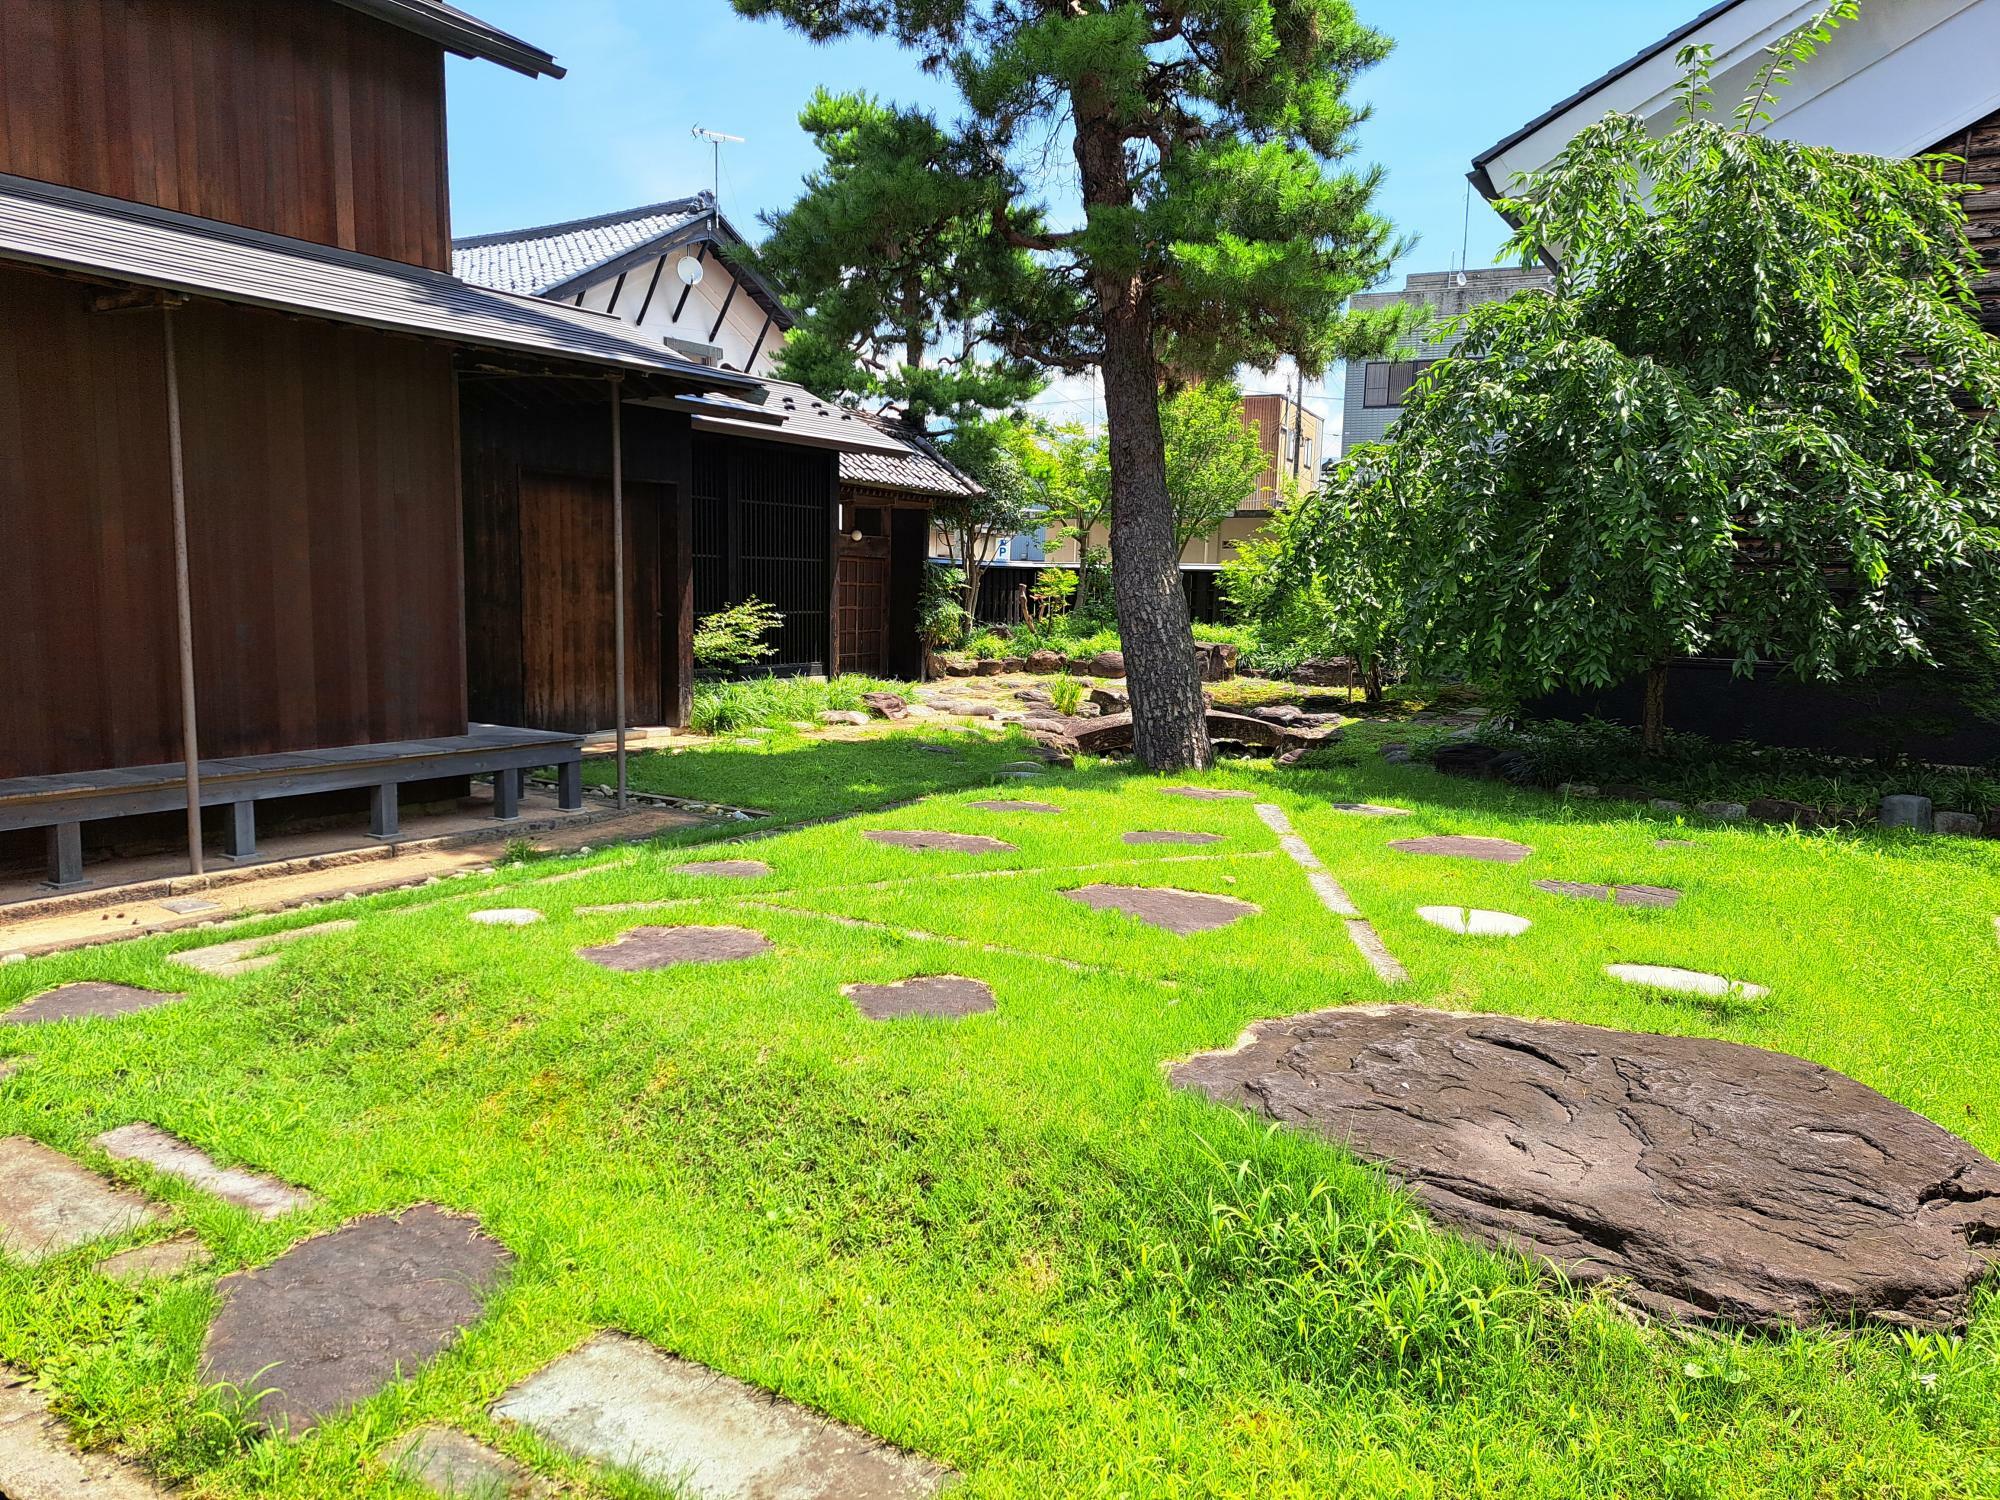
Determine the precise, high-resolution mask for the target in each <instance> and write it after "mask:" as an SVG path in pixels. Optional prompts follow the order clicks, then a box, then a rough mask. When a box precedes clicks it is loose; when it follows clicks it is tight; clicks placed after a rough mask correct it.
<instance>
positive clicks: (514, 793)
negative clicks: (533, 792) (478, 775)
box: [493, 771, 521, 823]
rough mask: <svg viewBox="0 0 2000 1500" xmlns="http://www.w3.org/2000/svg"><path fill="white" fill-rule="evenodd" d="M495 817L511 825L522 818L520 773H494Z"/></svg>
mask: <svg viewBox="0 0 2000 1500" xmlns="http://www.w3.org/2000/svg"><path fill="white" fill-rule="evenodd" d="M493 816H494V817H496V818H498V819H499V820H500V821H501V822H503V823H511V822H513V821H514V819H516V818H518V817H520V816H521V773H520V772H519V771H495V772H494V773H493Z"/></svg>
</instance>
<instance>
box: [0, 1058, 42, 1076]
mask: <svg viewBox="0 0 2000 1500" xmlns="http://www.w3.org/2000/svg"><path fill="white" fill-rule="evenodd" d="M33 1061H34V1058H32V1057H30V1056H27V1055H25V1054H23V1055H22V1056H19V1057H5V1058H0V1083H5V1082H6V1081H7V1080H8V1079H10V1078H12V1077H13V1076H14V1075H15V1074H16V1073H18V1072H20V1071H21V1069H23V1068H25V1067H27V1066H28V1064H29V1063H31V1062H33Z"/></svg>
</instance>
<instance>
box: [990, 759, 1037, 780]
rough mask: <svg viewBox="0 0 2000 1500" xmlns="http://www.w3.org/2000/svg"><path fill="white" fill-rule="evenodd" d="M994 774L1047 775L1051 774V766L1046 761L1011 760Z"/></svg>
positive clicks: (1010, 775) (1013, 775) (1017, 775)
mask: <svg viewBox="0 0 2000 1500" xmlns="http://www.w3.org/2000/svg"><path fill="white" fill-rule="evenodd" d="M993 774H994V775H995V776H1009V777H1015V778H1019V777H1023V776H1046V775H1048V774H1049V768H1048V765H1047V763H1046V762H1044V761H1039V760H1010V761H1008V762H1007V763H1006V764H1005V765H1004V766H1001V767H1000V768H999V769H998V770H996V771H995V772H994V773H993Z"/></svg>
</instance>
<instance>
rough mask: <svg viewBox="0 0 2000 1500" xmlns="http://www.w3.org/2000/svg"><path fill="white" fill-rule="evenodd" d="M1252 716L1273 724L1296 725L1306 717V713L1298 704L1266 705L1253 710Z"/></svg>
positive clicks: (1251, 711)
mask: <svg viewBox="0 0 2000 1500" xmlns="http://www.w3.org/2000/svg"><path fill="white" fill-rule="evenodd" d="M1250 714H1251V717H1252V718H1257V719H1266V720H1268V721H1270V722H1271V723H1273V724H1296V723H1298V721H1299V720H1301V719H1303V718H1304V717H1305V716H1306V711H1305V710H1304V709H1302V708H1300V707H1299V706H1298V705H1297V704H1296V703H1265V704H1260V705H1259V706H1258V707H1256V708H1253V709H1251V710H1250Z"/></svg>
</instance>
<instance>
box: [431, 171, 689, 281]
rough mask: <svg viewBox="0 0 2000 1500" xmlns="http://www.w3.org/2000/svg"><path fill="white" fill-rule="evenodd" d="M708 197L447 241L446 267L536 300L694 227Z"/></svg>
mask: <svg viewBox="0 0 2000 1500" xmlns="http://www.w3.org/2000/svg"><path fill="white" fill-rule="evenodd" d="M711 211H712V205H711V203H710V200H709V195H708V194H707V193H697V194H695V195H694V196H693V197H692V198H675V199H672V200H670V201H668V202H666V203H648V204H645V205H644V206H642V207H639V208H626V209H620V210H619V211H618V212H617V213H609V214H598V215H597V216H596V217H594V218H589V219H571V220H570V221H569V222H567V223H564V224H543V225H541V226H539V227H537V228H533V229H507V230H502V231H501V232H499V233H498V234H478V235H473V236H471V237H470V238H467V239H462V240H453V241H452V242H451V268H452V270H454V271H455V272H457V273H458V274H459V275H460V276H462V277H464V278H465V279H466V280H467V281H474V282H477V283H478V284H479V285H481V286H490V287H497V288H498V289H499V290H501V291H503V292H519V293H521V294H522V295H524V296H529V297H540V296H543V295H545V294H547V293H548V292H549V291H550V290H551V289H552V288H555V287H559V286H561V285H562V284H563V283H564V282H567V281H574V280H575V279H576V278H577V277H579V276H581V275H583V274H584V273H585V272H587V271H590V270H591V269H593V268H594V267H597V266H601V265H605V264H607V263H609V262H611V261H614V260H616V259H618V257H619V256H621V255H629V254H630V253H631V252H632V251H634V250H637V249H639V248H640V247H642V246H644V245H648V244H651V243H652V242H653V241H654V240H658V239H664V238H665V237H666V236H668V235H671V234H677V233H679V232H680V231H681V230H683V229H686V228H688V227H689V226H690V225H693V224H697V223H699V222H700V221H701V220H702V219H703V218H705V217H706V216H707V215H708V214H709V213H710V212H711Z"/></svg>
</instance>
